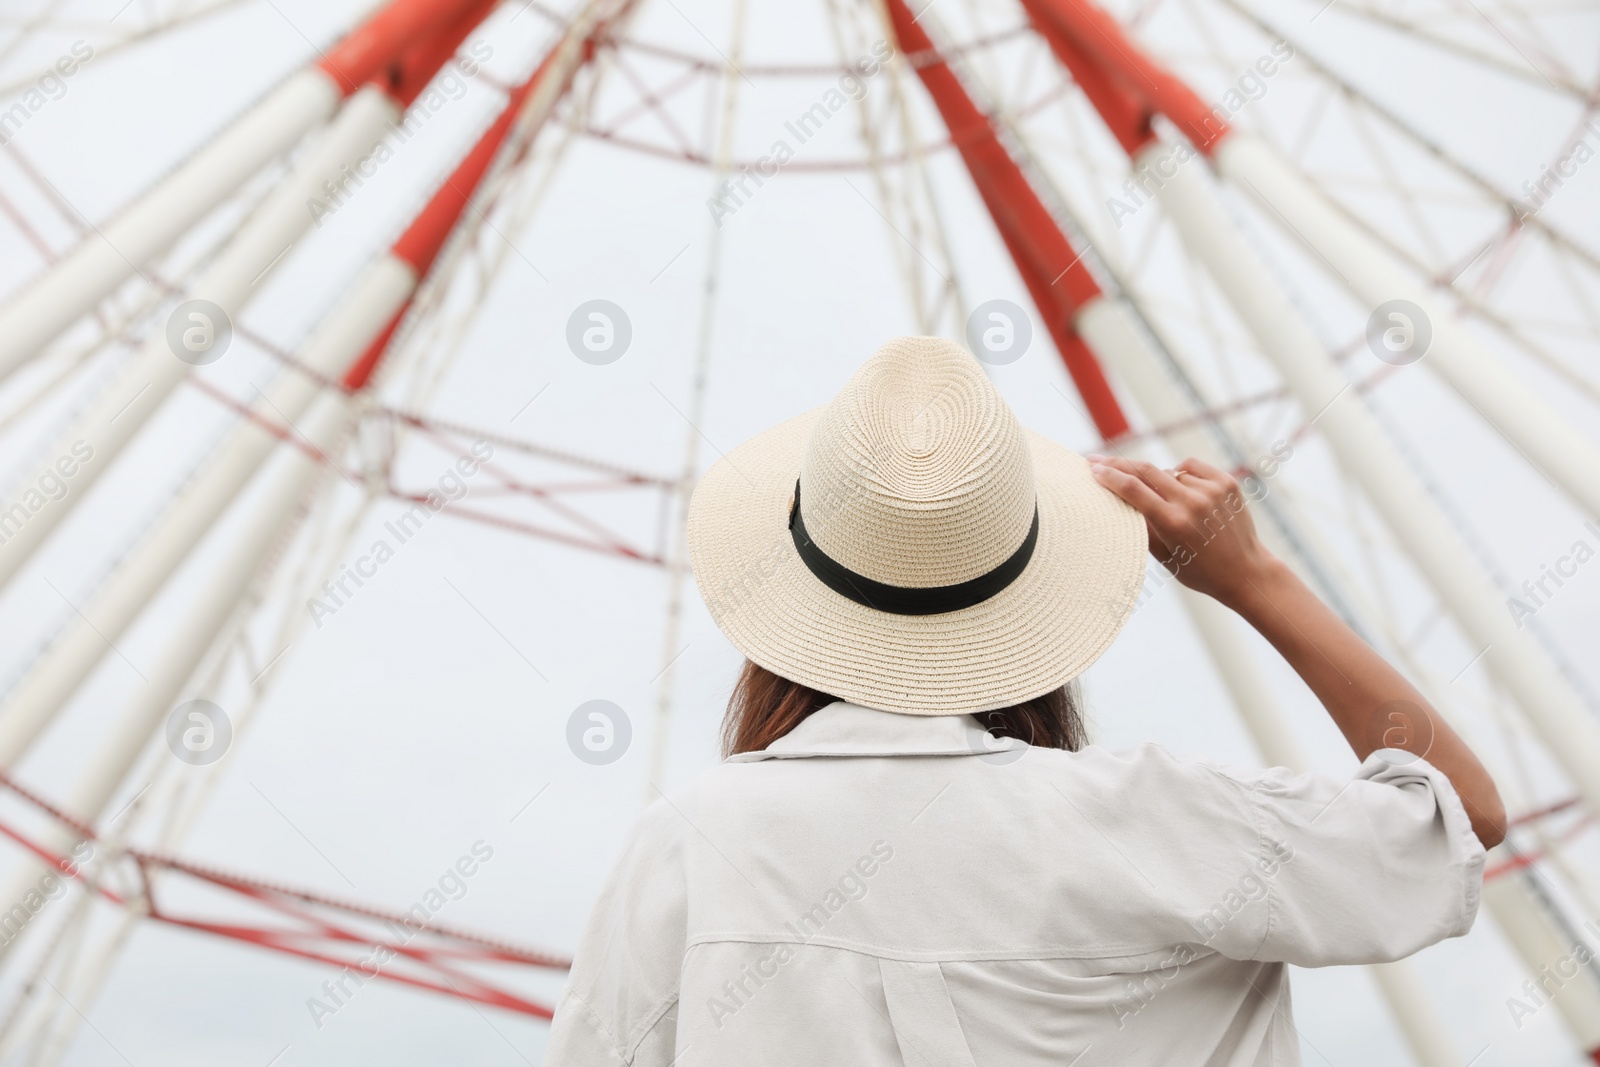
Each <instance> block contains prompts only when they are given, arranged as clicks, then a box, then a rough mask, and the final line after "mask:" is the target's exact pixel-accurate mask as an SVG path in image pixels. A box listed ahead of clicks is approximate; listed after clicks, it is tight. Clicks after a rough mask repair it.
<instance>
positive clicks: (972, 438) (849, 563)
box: [800, 337, 1036, 588]
mask: <svg viewBox="0 0 1600 1067" xmlns="http://www.w3.org/2000/svg"><path fill="white" fill-rule="evenodd" d="M800 486H801V504H800V508H801V517H802V518H803V519H804V521H805V526H806V530H807V532H808V533H809V534H810V536H811V538H812V539H813V540H814V541H815V543H816V545H817V547H818V548H820V549H822V551H824V552H826V553H827V554H828V555H829V556H830V557H832V558H833V559H834V560H836V561H838V562H839V563H840V564H842V565H843V566H845V567H847V568H849V569H850V570H852V571H854V572H856V573H857V574H860V575H864V576H865V577H867V578H871V579H873V580H874V581H878V582H883V583H886V584H888V585H896V586H904V587H908V588H929V587H936V586H946V585H955V584H958V583H961V582H966V581H970V580H972V579H974V578H977V577H979V576H981V575H984V574H986V573H988V572H989V571H991V570H993V569H994V568H996V567H998V566H999V565H1000V564H1002V563H1004V562H1005V561H1006V560H1007V559H1008V558H1010V557H1011V556H1012V554H1013V553H1015V552H1016V551H1017V549H1018V547H1019V546H1020V545H1021V544H1022V542H1023V540H1024V539H1025V538H1026V537H1027V536H1028V531H1029V528H1030V527H1031V526H1032V523H1033V517H1034V509H1035V503H1036V499H1035V491H1034V480H1033V467H1032V461H1031V459H1030V457H1029V450H1028V444H1027V440H1026V438H1025V437H1024V434H1023V431H1022V427H1021V425H1020V424H1018V422H1017V419H1016V416H1015V415H1013V414H1012V413H1011V409H1010V408H1009V407H1008V406H1007V405H1006V402H1005V401H1004V400H1003V399H1002V398H1001V396H1000V394H999V392H998V391H997V390H996V389H995V387H994V385H993V383H991V382H990V381H989V378H988V376H987V375H986V374H984V372H983V368H982V367H981V366H980V365H979V363H978V361H977V360H976V359H974V358H973V357H972V355H971V354H970V353H969V352H967V350H966V349H964V348H962V347H961V346H960V345H957V344H955V343H954V342H952V341H947V340H944V339H942V338H937V337H902V338H897V339H896V340H894V341H890V342H889V343H888V344H886V345H884V346H883V347H882V348H880V349H879V350H878V351H877V353H876V354H874V355H873V357H872V358H871V359H869V360H868V361H867V362H866V363H865V364H863V365H862V367H861V369H860V370H858V371H857V372H856V374H855V375H854V376H853V377H852V378H851V379H850V381H849V383H848V384H846V385H845V387H844V389H843V390H842V391H841V392H840V393H839V395H838V396H837V397H835V398H834V400H833V402H832V403H830V404H829V405H828V406H827V408H825V409H824V410H823V413H822V416H821V418H820V419H819V420H818V422H817V424H816V426H815V428H814V429H813V431H812V434H811V438H810V441H809V443H808V445H807V448H806V453H805V458H804V460H803V461H802V464H801V468H800Z"/></svg>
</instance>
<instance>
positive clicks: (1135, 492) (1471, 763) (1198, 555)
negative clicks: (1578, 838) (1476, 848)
mask: <svg viewBox="0 0 1600 1067" xmlns="http://www.w3.org/2000/svg"><path fill="white" fill-rule="evenodd" d="M1088 458H1089V464H1090V469H1091V470H1092V471H1093V472H1094V475H1095V478H1096V479H1097V480H1098V481H1099V482H1100V484H1101V485H1103V486H1105V487H1106V488H1108V489H1110V490H1111V491H1112V492H1114V493H1116V494H1117V495H1118V496H1120V497H1121V498H1122V499H1123V500H1126V501H1127V502H1128V503H1129V504H1132V505H1133V506H1134V507H1135V508H1137V509H1138V510H1139V512H1140V514H1142V515H1143V516H1144V518H1145V525H1146V527H1147V528H1148V532H1149V536H1150V551H1151V553H1152V554H1154V555H1155V557H1156V559H1158V560H1160V561H1161V563H1162V564H1164V565H1165V566H1166V568H1167V569H1168V570H1169V571H1171V572H1172V573H1173V574H1174V575H1175V576H1176V577H1177V579H1178V580H1179V581H1180V582H1182V583H1183V584H1184V585H1186V586H1188V587H1189V588H1191V589H1194V590H1197V591H1199V592H1202V593H1206V594H1208V595H1210V596H1212V597H1215V598H1216V599H1217V600H1218V601H1220V602H1222V603H1223V604H1225V605H1227V606H1228V607H1230V608H1232V609H1233V610H1234V611H1236V612H1238V613H1239V614H1240V615H1242V616H1244V618H1245V620H1246V621H1247V622H1249V623H1250V625H1251V626H1254V627H1255V628H1256V629H1257V630H1258V631H1259V632H1260V633H1261V636H1263V637H1265V638H1266V639H1267V640H1268V641H1270V642H1271V643H1272V647H1273V648H1275V649H1277V650H1278V652H1279V654H1281V655H1282V656H1283V658H1284V659H1286V660H1288V661H1289V665H1290V666H1292V667H1293V668H1294V669H1295V671H1296V672H1298V673H1299V675H1300V677H1301V678H1302V679H1304V680H1305V683H1306V685H1308V686H1310V687H1311V691H1312V692H1313V693H1315V694H1316V695H1317V699H1318V700H1320V701H1322V706H1323V707H1324V708H1326V709H1328V714H1329V715H1330V716H1332V718H1333V721H1334V723H1335V724H1336V725H1337V726H1338V727H1339V729H1340V731H1341V732H1342V733H1343V734H1344V736H1345V740H1347V741H1349V742H1350V747H1351V748H1353V749H1355V753H1356V756H1357V757H1358V758H1360V759H1366V758H1367V756H1368V754H1370V753H1371V752H1372V751H1373V750H1375V749H1379V748H1398V749H1405V750H1406V751H1408V752H1415V753H1416V754H1417V755H1419V756H1423V757H1425V758H1426V759H1427V760H1428V762H1429V763H1431V764H1433V765H1434V766H1435V767H1437V768H1438V769H1439V770H1440V771H1441V772H1443V773H1444V775H1445V777H1447V778H1449V779H1450V784H1451V785H1453V786H1455V789H1456V793H1457V794H1458V795H1459V796H1460V797H1461V802H1462V804H1463V805H1464V806H1465V807H1466V809H1467V815H1468V816H1469V817H1470V818H1471V819H1472V829H1473V831H1474V832H1475V833H1476V834H1477V835H1478V840H1479V841H1482V842H1483V845H1484V847H1485V848H1493V847H1494V846H1495V845H1498V844H1499V843H1500V842H1501V841H1502V840H1504V839H1505V836H1506V813H1505V807H1504V805H1503V804H1502V803H1501V802H1500V794H1499V791H1498V790H1496V789H1495V785H1494V782H1493V780H1492V779H1490V777H1489V772H1488V771H1486V770H1484V768H1483V764H1481V763H1479V762H1478V758H1477V757H1476V756H1474V755H1473V754H1472V750H1471V749H1469V748H1468V747H1467V746H1466V744H1465V742H1463V741H1462V740H1461V738H1460V737H1458V736H1457V735H1456V732H1455V731H1454V730H1452V729H1451V728H1450V725H1449V724H1448V723H1446V722H1445V721H1444V719H1443V717H1442V716H1440V715H1439V713H1438V712H1437V711H1435V710H1434V709H1433V708H1432V707H1431V706H1430V705H1429V704H1428V702H1427V700H1426V699H1424V698H1423V696H1422V694H1421V693H1419V692H1417V690H1416V688H1415V687H1414V686H1412V685H1411V683H1410V682H1407V681H1406V680H1405V678H1403V677H1402V676H1401V674H1400V672H1399V671H1397V670H1395V669H1394V668H1393V667H1391V666H1390V665H1389V664H1388V662H1387V661H1385V660H1384V658H1383V657H1382V656H1380V655H1378V654H1377V653H1376V652H1375V651H1373V649H1372V647H1371V646H1370V645H1368V644H1367V643H1366V642H1365V641H1363V640H1361V638H1360V637H1358V636H1356V634H1355V632H1354V631H1353V630H1351V629H1350V627H1348V626H1346V625H1345V624H1344V622H1343V620H1341V619H1340V618H1339V617H1338V616H1337V615H1335V614H1334V613H1333V612H1332V611H1330V610H1329V609H1328V606H1327V605H1326V604H1324V603H1323V602H1322V601H1321V600H1319V599H1318V598H1317V595H1316V594H1315V593H1313V592H1312V591H1311V590H1310V589H1309V588H1307V587H1306V584H1305V583H1304V582H1302V581H1301V580H1300V579H1299V578H1298V577H1297V576H1296V575H1295V574H1294V572H1293V571H1291V570H1290V569H1289V568H1288V567H1287V566H1285V565H1284V563H1283V561H1281V560H1279V559H1277V558H1276V557H1275V556H1273V555H1272V553H1270V552H1268V551H1267V550H1266V548H1265V547H1264V546H1263V545H1262V544H1261V541H1260V539H1259V538H1258V537H1257V536H1256V528H1255V523H1254V522H1253V521H1252V520H1251V517H1250V512H1249V510H1248V509H1247V508H1246V507H1245V499H1244V494H1243V492H1242V491H1241V490H1240V488H1239V483H1238V482H1236V481H1235V480H1234V479H1233V477H1232V476H1230V475H1229V474H1227V473H1226V472H1225V471H1221V470H1218V469H1217V468H1216V467H1213V466H1211V465H1210V464H1209V463H1204V462H1202V461H1200V460H1197V459H1186V460H1184V461H1183V462H1182V463H1180V464H1178V466H1177V468H1175V470H1176V472H1177V473H1176V474H1174V473H1172V472H1169V471H1166V470H1163V469H1161V468H1160V467H1157V466H1155V465H1154V464H1152V463H1145V462H1142V461H1139V460H1127V459H1119V458H1113V457H1107V456H1090V457H1088Z"/></svg>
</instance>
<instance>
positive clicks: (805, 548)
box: [689, 337, 1146, 715]
mask: <svg viewBox="0 0 1600 1067" xmlns="http://www.w3.org/2000/svg"><path fill="white" fill-rule="evenodd" d="M797 498H798V500H799V506H798V507H796V506H795V505H796V500H797ZM791 519H792V520H793V521H791ZM1145 551H1146V536H1145V526H1144V520H1143V519H1142V518H1140V516H1139V514H1138V513H1137V512H1136V511H1134V510H1133V508H1131V507H1129V506H1128V505H1127V504H1125V503H1123V502H1122V501H1121V500H1120V499H1118V498H1117V497H1116V495H1115V494H1113V493H1111V492H1110V491H1109V490H1107V489H1105V488H1103V487H1101V486H1100V484H1099V483H1097V482H1096V481H1095V480H1094V478H1093V476H1092V475H1091V474H1090V473H1089V467H1088V464H1087V463H1086V462H1085V461H1084V460H1083V458H1082V457H1080V456H1078V455H1076V454H1075V453H1073V452H1069V451H1068V450H1067V449H1065V448H1062V447H1061V446H1060V445H1057V444H1054V443H1053V442H1050V441H1047V440H1045V439H1044V438H1043V437H1041V436H1039V435H1038V434H1036V433H1033V432H1031V431H1029V430H1024V429H1023V428H1022V426H1021V425H1020V424H1019V423H1018V422H1017V419H1016V416H1015V415H1013V414H1012V413H1011V409H1010V408H1009V407H1007V406H1006V403H1005V401H1004V400H1002V399H1001V398H1000V394H999V393H998V392H997V391H996V390H995V388H994V386H993V384H991V383H990V381H989V379H988V377H987V376H986V375H985V374H984V372H983V368H982V367H980V366H979V365H978V362H977V360H975V359H974V358H973V357H972V355H971V354H969V353H968V352H967V351H966V349H964V348H962V347H960V346H959V345H957V344H955V343H953V342H951V341H946V340H942V339H940V338H936V337H902V338H898V339H896V340H893V341H890V342H889V343H888V344H886V345H884V346H883V347H882V348H881V349H879V350H878V352H877V354H876V355H874V356H873V357H872V358H871V359H869V360H868V361H867V362H866V363H865V364H864V365H863V366H862V367H861V369H860V370H858V371H857V372H856V374H855V376H854V377H852V378H851V379H850V381H849V383H848V384H847V385H846V386H845V387H844V389H843V390H842V391H841V392H840V393H839V395H838V396H837V397H835V398H834V400H833V402H832V403H831V404H829V405H828V406H827V407H825V408H821V409H818V410H816V411H810V412H807V413H806V414H804V415H800V416H797V417H796V418H793V419H790V420H789V421H787V422H784V423H782V424H780V425H778V426H776V427H774V428H773V429H771V430H768V431H767V432H765V433H763V434H760V435H758V436H757V437H754V438H752V439H751V440H749V441H746V442H745V443H744V444H742V445H740V446H739V447H738V448H736V449H734V450H733V451H732V452H730V453H728V454H727V456H725V457H724V458H723V459H722V460H720V461H719V462H718V463H717V464H716V465H715V466H713V467H712V468H711V470H710V471H708V472H707V473H706V475H705V477H704V478H703V479H701V481H700V484H699V486H698V487H697V488H696V489H695V493H694V498H693V500H692V501H691V503H690V506H689V558H690V562H691V564H692V566H693V567H694V573H695V579H696V581H697V582H698V583H699V586H700V594H701V596H702V597H703V598H704V600H705V603H706V606H707V607H708V608H709V609H710V610H711V614H712V617H713V618H714V619H716V621H717V625H718V626H720V627H721V628H722V631H723V633H725V634H727V636H728V640H730V641H732V642H733V644H734V647H735V648H737V649H738V650H739V651H740V652H743V653H744V654H745V655H746V656H748V657H749V658H750V659H751V660H753V661H754V662H755V663H757V664H759V665H760V666H762V667H765V668H766V669H768V670H770V671H773V672H774V673H776V674H778V675H781V676H782V677H785V678H788V679H791V680H793V681H796V682H800V683H802V684H804V685H807V686H810V687H811V688H813V689H817V690H820V691H821V692H824V693H831V694H833V695H834V696H837V697H840V698H842V699H845V700H849V701H851V702H853V703H857V704H862V705H864V706H866V707H870V708H879V709H882V710H885V711H898V712H906V713H910V714H913V715H954V714H960V713H963V712H972V711H987V710H989V709H992V708H1002V707H1006V706H1008V705H1011V704H1016V703H1019V702H1021V701H1023V700H1028V699H1031V698H1033V697H1036V696H1039V695H1041V694H1043V693H1046V692H1049V691H1050V690H1052V689H1055V688H1057V687H1058V686H1061V685H1063V684H1065V683H1066V682H1067V681H1069V680H1071V679H1072V678H1074V677H1076V676H1077V675H1078V674H1080V673H1082V672H1083V671H1084V670H1085V669H1086V668H1087V667H1088V666H1089V665H1090V664H1091V663H1093V662H1094V661H1095V660H1096V659H1097V658H1099V656H1100V653H1102V652H1104V651H1105V649H1106V648H1107V646H1109V645H1110V644H1111V640H1112V638H1114V637H1115V636H1116V635H1117V631H1119V630H1120V629H1121V628H1122V625H1123V623H1124V622H1126V621H1127V618H1128V615H1129V614H1130V613H1131V612H1132V610H1133V606H1134V602H1135V599H1136V598H1137V596H1138V592H1139V587H1140V583H1141V582H1142V581H1143V578H1144V557H1145Z"/></svg>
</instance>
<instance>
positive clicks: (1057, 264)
mask: <svg viewBox="0 0 1600 1067" xmlns="http://www.w3.org/2000/svg"><path fill="white" fill-rule="evenodd" d="M888 8H889V18H890V21H891V23H892V24H893V26H894V31H895V35H896V36H897V37H898V38H899V41H900V48H901V51H902V53H904V54H907V55H909V56H912V57H914V58H913V59H912V66H913V67H914V68H915V70H916V72H917V76H918V77H920V78H921V79H922V84H923V85H924V86H926V87H927V90H928V94H929V95H930V96H931V97H932V98H933V102H934V106H936V107H937V108H938V109H939V114H940V115H941V116H942V117H943V118H944V124H945V126H946V127H947V128H948V129H949V131H950V139H951V141H952V142H953V143H954V144H955V146H956V149H957V150H958V151H959V152H960V153H961V158H962V161H963V162H965V163H966V165H967V171H968V172H969V173H970V174H971V175H972V180H973V183H974V184H975V185H976V186H977V187H978V194H979V195H980V196H981V197H982V198H983V202H984V205H985V206H986V207H987V208H988V209H989V216H990V217H991V218H992V219H994V223H995V226H996V227H997V228H998V229H999V231H1000V237H1001V239H1002V240H1003V241H1004V242H1005V245H1006V249H1007V251H1009V252H1010V253H1011V258H1012V261H1013V262H1015V263H1016V265H1017V270H1018V272H1019V273H1020V274H1021V275H1022V280H1023V283H1024V284H1026V285H1027V287H1028V293H1029V295H1030V296H1032V298H1033V303H1034V306H1035V307H1036V308H1037V309H1038V311H1039V314H1040V316H1041V317H1042V318H1043V319H1044V323H1045V327H1046V329H1047V330H1048V331H1049V333H1050V336H1051V338H1052V339H1053V340H1054V341H1055V345H1056V350H1057V351H1058V352H1060V354H1061V359H1062V362H1064V363H1065V364H1066V367H1067V373H1068V374H1070V375H1071V376H1072V381H1073V384H1074V385H1075V386H1077V389H1078V395H1079V396H1081V397H1082V398H1083V402H1084V405H1085V406H1086V407H1087V408H1088V411H1089V417H1090V418H1091V419H1092V420H1093V421H1094V425H1095V428H1096V429H1097V430H1099V431H1100V435H1101V436H1102V437H1104V438H1105V439H1106V440H1113V439H1115V438H1118V437H1121V436H1122V435H1123V434H1125V433H1127V432H1128V418H1127V415H1126V414H1124V412H1123V410H1122V405H1121V404H1120V403H1119V402H1118V401H1117V397H1116V394H1115V393H1113V392H1112V391H1111V385H1110V383H1109V382H1107V381H1106V376H1105V372H1104V371H1103V370H1102V369H1101V367H1100V364H1099V361H1097V360H1096V359H1095V357H1094V354H1093V353H1091V352H1090V351H1089V349H1088V346H1087V345H1085V344H1084V343H1083V341H1082V339H1081V338H1079V337H1078V335H1077V332H1076V330H1075V329H1074V327H1073V320H1074V318H1075V317H1076V316H1077V313H1078V312H1079V311H1080V310H1081V309H1082V308H1083V306H1084V305H1085V304H1087V303H1088V302H1089V301H1091V300H1095V299H1098V298H1099V297H1100V296H1101V295H1102V294H1101V291H1100V286H1099V285H1098V284H1097V283H1096V282H1095V280H1094V277H1093V276H1092V275H1091V274H1090V273H1089V269H1088V267H1087V266H1085V265H1084V263H1083V255H1082V254H1081V253H1079V252H1076V251H1074V250H1073V247H1072V242H1071V241H1069V240H1068V239H1067V236H1066V234H1064V233H1063V232H1062V231H1061V227H1060V226H1059V225H1058V224H1057V223H1056V220H1055V218H1054V216H1052V215H1051V214H1050V211H1049V209H1047V208H1046V207H1045V205H1044V202H1043V201H1042V200H1041V199H1040V198H1039V194H1038V193H1037V192H1036V191H1035V190H1034V188H1033V186H1032V185H1031V184H1029V182H1028V179H1027V176H1026V175H1024V174H1023V172H1022V168H1021V167H1019V166H1018V165H1017V162H1016V160H1014V159H1012V158H1011V154H1010V153H1009V152H1008V151H1007V150H1006V148H1005V146H1004V145H1003V144H1001V143H1000V138H999V136H998V134H997V133H996V131H995V128H994V126H993V124H992V123H991V122H990V121H989V118H988V116H986V115H984V114H983V112H982V111H980V110H979V109H978V106H977V105H976V104H974V103H973V102H972V98H971V97H970V96H969V95H967V91H966V88H965V87H964V86H963V85H962V84H961V80H960V79H959V78H957V77H956V75H955V72H954V71H952V70H951V69H950V67H949V65H948V64H947V63H946V62H945V60H944V58H943V57H942V56H941V55H939V53H938V51H937V50H936V49H935V48H934V45H933V41H932V40H931V39H930V38H929V37H928V34H927V32H926V31H924V30H923V28H922V27H921V26H920V25H919V24H918V23H917V22H916V21H915V19H914V18H913V16H912V14H911V11H910V9H909V8H908V7H907V6H906V4H905V0H888Z"/></svg>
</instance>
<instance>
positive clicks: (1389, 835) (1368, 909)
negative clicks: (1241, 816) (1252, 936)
mask: <svg viewBox="0 0 1600 1067" xmlns="http://www.w3.org/2000/svg"><path fill="white" fill-rule="evenodd" d="M1240 781H1241V785H1243V786H1245V787H1246V788H1247V789H1248V790H1249V792H1250V794H1251V796H1252V801H1253V806H1254V810H1255V813H1256V818H1257V820H1258V823H1259V827H1260V831H1261V834H1262V838H1263V842H1264V844H1265V846H1266V848H1267V850H1268V852H1269V854H1272V855H1274V856H1275V857H1276V860H1277V862H1276V865H1275V867H1276V869H1275V870H1274V872H1273V874H1272V876H1271V877H1270V878H1268V879H1267V884H1268V890H1267V900H1268V909H1267V924H1266V931H1265V933H1264V936H1263V937H1262V940H1261V943H1260V946H1259V948H1257V949H1256V951H1255V953H1254V955H1253V957H1252V958H1254V959H1260V960H1266V961H1272V962H1280V961H1281V962H1286V963H1292V964H1296V965H1298V966H1302V967H1324V966H1331V965H1336V964H1357V963H1386V962H1389V961H1392V960H1397V959H1401V958H1403V957H1405V956H1409V955H1410V954H1412V953H1413V952H1416V951H1418V950H1420V949H1423V948H1426V947H1427V946H1428V945H1432V944H1434V943H1436V942H1438V941H1442V940H1444V939H1445V938H1449V937H1459V936H1461V935H1462V934H1465V933H1466V932H1467V931H1468V930H1469V929H1471V927H1472V922H1473V919H1474V917H1475V916H1476V915H1477V911H1478V896H1479V892H1480V890H1481V888H1482V884H1483V864H1484V849H1483V845H1482V844H1481V843H1480V842H1479V841H1478V838H1477V835H1476V834H1474V833H1473V831H1472V825H1471V822H1470V821H1469V819H1468V818H1467V813H1466V811H1465V809H1464V808H1463V807H1462V804H1461V800H1460V798H1459V797H1457V795H1456V791H1455V788H1454V787H1453V786H1452V785H1451V784H1450V780H1449V779H1448V778H1446V777H1445V776H1444V775H1443V774H1442V773H1441V772H1440V771H1439V770H1438V769H1437V768H1435V767H1434V766H1433V765H1432V764H1430V763H1428V762H1427V761H1426V760H1423V759H1421V758H1419V757H1417V756H1415V755H1413V754H1412V753H1409V752H1404V751H1400V750H1398V749H1379V750H1378V751H1376V752H1374V753H1372V755H1370V756H1368V757H1367V759H1366V761H1365V762H1364V763H1362V765H1361V768H1360V770H1358V771H1357V772H1356V775H1355V776H1354V778H1352V779H1351V780H1349V781H1339V780H1338V779H1335V778H1330V777H1327V776H1323V775H1315V774H1307V775H1296V774H1294V773H1293V772H1291V771H1287V770H1283V769H1276V770H1272V771H1268V772H1266V773H1264V774H1262V775H1260V776H1258V777H1256V778H1253V779H1241V780H1240Z"/></svg>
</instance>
